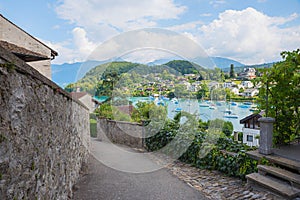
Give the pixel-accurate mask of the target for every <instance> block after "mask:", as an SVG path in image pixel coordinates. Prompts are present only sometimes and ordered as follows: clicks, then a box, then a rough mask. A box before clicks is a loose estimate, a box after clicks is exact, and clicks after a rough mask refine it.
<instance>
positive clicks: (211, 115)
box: [129, 97, 255, 131]
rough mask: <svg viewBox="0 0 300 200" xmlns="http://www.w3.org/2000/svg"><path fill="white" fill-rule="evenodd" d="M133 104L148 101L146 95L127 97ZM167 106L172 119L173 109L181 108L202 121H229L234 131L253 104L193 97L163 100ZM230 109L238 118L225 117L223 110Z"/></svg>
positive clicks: (237, 128)
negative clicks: (202, 100) (202, 99)
mask: <svg viewBox="0 0 300 200" xmlns="http://www.w3.org/2000/svg"><path fill="white" fill-rule="evenodd" d="M129 100H130V101H132V102H133V105H135V104H136V103H137V102H138V101H150V100H149V98H148V97H131V98H130V99H129ZM164 103H165V105H167V107H168V117H169V118H171V119H173V117H174V116H175V115H176V112H175V109H176V108H177V109H182V110H183V111H186V112H189V113H192V114H196V116H198V117H199V118H200V119H201V120H202V121H208V120H213V119H217V118H219V119H223V120H225V121H230V122H232V124H233V129H234V131H242V128H243V124H240V120H241V119H243V118H244V117H246V116H248V115H251V114H252V113H253V112H252V111H250V108H251V106H255V105H244V103H236V104H237V105H234V106H233V105H231V103H225V102H207V101H204V102H200V101H198V100H195V99H191V100H187V99H179V100H178V104H176V103H175V102H172V101H164ZM211 104H214V105H215V106H214V108H215V109H210V107H200V105H207V106H209V105H211ZM226 110H231V112H232V113H234V114H236V115H237V117H238V118H225V117H224V115H225V113H224V111H226Z"/></svg>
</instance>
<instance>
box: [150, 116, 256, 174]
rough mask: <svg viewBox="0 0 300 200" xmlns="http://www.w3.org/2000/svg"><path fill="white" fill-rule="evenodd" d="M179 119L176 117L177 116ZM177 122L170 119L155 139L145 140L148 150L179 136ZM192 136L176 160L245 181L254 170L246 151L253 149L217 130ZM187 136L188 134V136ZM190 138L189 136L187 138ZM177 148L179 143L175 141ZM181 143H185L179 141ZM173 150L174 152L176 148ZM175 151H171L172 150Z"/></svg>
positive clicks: (253, 161)
mask: <svg viewBox="0 0 300 200" xmlns="http://www.w3.org/2000/svg"><path fill="white" fill-rule="evenodd" d="M177 118H178V116H177ZM179 121H180V120H178V119H176V120H170V121H168V122H167V123H165V126H164V127H163V128H162V129H161V130H160V131H159V132H158V133H157V134H156V135H154V136H152V137H149V138H147V139H146V146H147V148H148V150H149V151H156V150H159V149H161V148H162V147H165V146H166V145H167V144H169V143H170V142H171V141H172V140H173V139H174V138H175V137H176V136H178V135H177V134H182V132H180V131H178V130H180V124H179ZM201 129H202V128H199V130H198V131H197V132H196V133H195V132H194V133H193V142H192V143H191V145H190V146H189V147H188V149H187V151H185V153H183V154H182V155H181V156H180V158H179V160H180V161H182V162H186V163H189V164H192V165H193V166H195V167H198V168H202V169H213V170H219V171H221V172H223V173H225V174H227V175H229V176H235V177H240V178H241V179H245V175H247V174H249V173H252V172H256V171H257V161H256V160H253V159H251V158H249V157H248V156H247V154H246V153H245V152H246V151H249V150H254V149H255V148H252V147H249V146H247V145H245V144H240V143H237V142H235V141H233V140H232V139H229V138H227V137H226V136H225V134H224V133H222V131H220V130H218V129H209V130H206V131H203V129H202V131H200V130H201ZM188 134H190V133H188ZM187 137H189V136H187ZM182 138H183V139H184V137H182ZM176 143H177V144H176V145H177V146H176V148H179V146H180V143H181V142H180V141H176ZM182 143H184V142H182ZM175 150H176V149H175ZM173 151H174V150H173Z"/></svg>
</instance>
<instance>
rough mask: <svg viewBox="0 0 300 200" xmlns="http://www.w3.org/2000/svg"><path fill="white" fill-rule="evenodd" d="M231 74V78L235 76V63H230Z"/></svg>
mask: <svg viewBox="0 0 300 200" xmlns="http://www.w3.org/2000/svg"><path fill="white" fill-rule="evenodd" d="M229 76H230V78H235V73H234V65H233V64H230V72H229Z"/></svg>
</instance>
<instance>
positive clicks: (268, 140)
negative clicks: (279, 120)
mask: <svg viewBox="0 0 300 200" xmlns="http://www.w3.org/2000/svg"><path fill="white" fill-rule="evenodd" d="M258 121H259V122H260V139H259V149H258V151H259V153H261V154H265V155H269V154H272V153H273V152H272V139H273V124H274V122H275V119H274V118H271V117H261V118H259V119H258Z"/></svg>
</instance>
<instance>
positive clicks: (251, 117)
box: [240, 113, 262, 124]
mask: <svg viewBox="0 0 300 200" xmlns="http://www.w3.org/2000/svg"><path fill="white" fill-rule="evenodd" d="M261 117H262V116H261V115H260V114H255V113H254V114H252V115H249V116H247V117H245V118H243V119H241V120H240V124H243V123H245V122H247V121H248V120H250V119H253V118H257V119H258V118H261Z"/></svg>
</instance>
